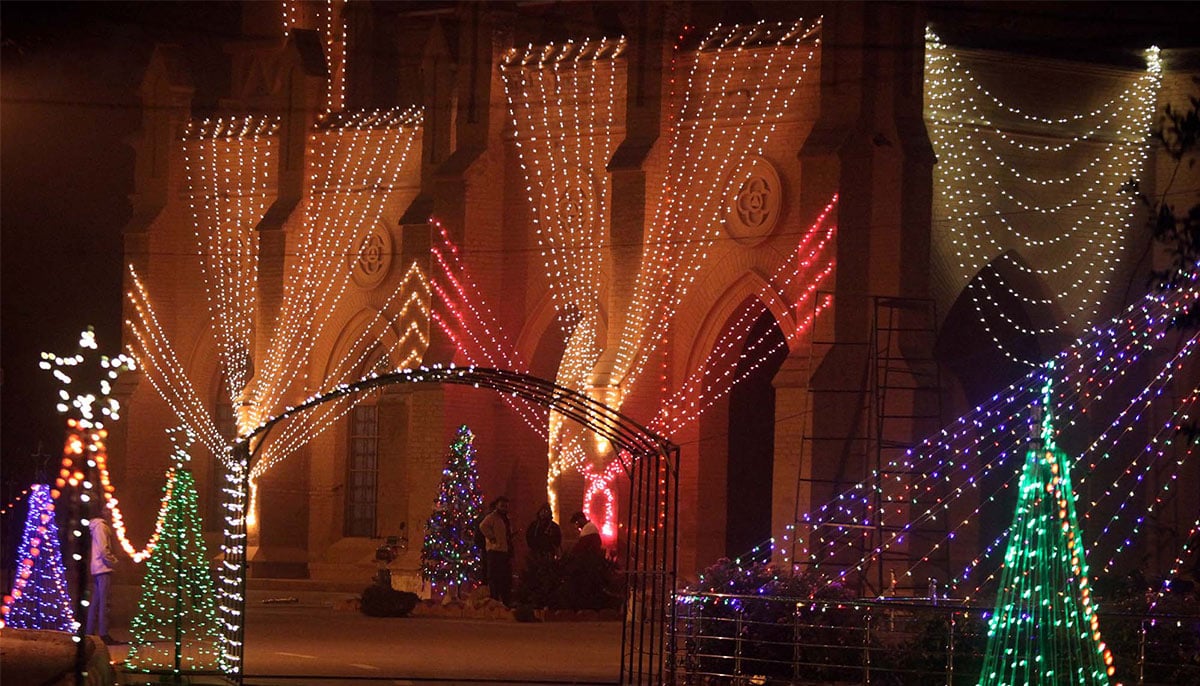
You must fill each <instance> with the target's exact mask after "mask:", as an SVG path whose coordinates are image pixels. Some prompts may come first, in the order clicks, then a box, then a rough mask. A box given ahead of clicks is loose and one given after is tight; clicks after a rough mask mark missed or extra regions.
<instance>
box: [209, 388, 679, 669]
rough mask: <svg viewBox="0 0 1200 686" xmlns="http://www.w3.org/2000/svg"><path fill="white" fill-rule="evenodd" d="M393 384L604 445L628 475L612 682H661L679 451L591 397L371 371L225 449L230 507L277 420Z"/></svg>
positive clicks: (226, 614) (229, 583)
mask: <svg viewBox="0 0 1200 686" xmlns="http://www.w3.org/2000/svg"><path fill="white" fill-rule="evenodd" d="M394 384H447V385H457V386H473V387H475V388H478V389H485V390H490V391H493V392H498V393H502V394H511V395H512V396H514V397H520V398H522V399H524V400H526V401H529V402H532V403H535V404H537V405H540V406H543V407H547V408H550V409H551V410H553V411H555V412H558V413H560V414H562V415H563V416H564V417H566V418H568V419H571V420H574V421H576V422H578V423H579V424H581V425H582V426H584V427H585V428H586V429H588V430H590V431H592V432H594V433H596V434H597V435H599V436H601V437H603V438H604V439H606V440H608V441H609V442H610V443H611V444H612V445H613V446H614V447H615V448H616V450H617V451H618V453H619V454H620V455H621V456H622V457H621V466H622V467H623V468H624V470H625V473H626V475H627V476H628V477H629V481H628V488H629V495H628V497H627V498H626V499H625V500H626V510H625V517H624V522H623V524H624V530H625V531H626V535H625V541H624V546H622V548H623V550H622V552H623V559H621V560H620V563H621V565H622V568H623V569H624V570H625V577H626V596H625V612H624V613H623V624H622V649H621V683H665V682H666V681H668V680H669V678H670V677H668V676H667V669H668V661H667V660H666V632H667V629H668V626H669V624H670V620H669V617H670V615H671V612H672V609H673V605H672V603H671V601H672V597H673V591H674V587H675V575H676V566H677V560H676V556H677V550H676V537H677V529H678V525H677V521H676V520H677V514H678V482H679V448H678V446H676V445H674V444H673V443H671V442H669V441H667V440H666V439H663V438H661V437H660V436H658V435H657V434H654V433H653V432H651V431H649V430H648V429H646V428H645V427H643V426H641V425H640V424H638V423H637V422H635V421H633V420H632V419H630V418H629V417H627V416H625V415H623V414H621V413H620V412H618V411H616V410H614V409H612V408H610V407H608V406H607V405H604V404H602V403H600V402H598V401H596V400H595V399H593V398H591V397H588V396H587V395H584V394H582V393H578V392H576V391H573V390H571V389H569V388H564V387H562V386H558V385H557V384H555V383H553V382H550V381H546V380H544V379H539V378H537V377H534V376H530V375H528V374H522V373H518V372H511V371H506V370H499V369H485V368H478V367H455V366H453V365H449V366H443V365H435V366H433V367H422V368H419V369H406V370H403V371H400V372H393V373H389V374H381V375H375V376H372V377H371V378H367V379H364V380H362V381H360V382H358V383H355V384H347V385H343V386H339V387H337V388H335V389H334V390H332V391H329V392H327V393H324V394H322V395H319V396H317V397H315V398H312V399H311V400H309V401H307V402H305V403H304V404H302V405H299V406H297V407H294V408H291V409H289V410H288V411H287V412H285V413H283V414H281V415H279V416H277V417H273V418H272V419H270V420H268V421H267V422H264V423H263V424H261V425H260V426H259V427H257V428H256V429H255V430H254V431H253V432H251V434H250V435H249V436H246V437H245V439H243V440H240V441H239V442H238V443H237V444H236V445H235V446H234V460H233V463H232V464H233V466H232V473H231V474H228V475H227V478H229V479H230V480H231V481H234V482H236V483H239V484H240V488H239V489H231V491H232V492H234V493H235V494H236V495H235V498H234V502H232V503H230V508H231V510H233V511H236V512H242V513H244V512H245V511H246V510H245V507H246V500H247V492H248V483H249V474H250V470H251V469H252V468H253V466H254V459H255V457H256V455H257V450H256V448H257V446H259V445H262V444H263V442H264V441H265V439H266V438H267V436H268V434H269V433H270V431H271V430H272V428H274V427H275V426H276V425H277V424H279V423H280V422H284V421H286V420H288V419H290V418H292V417H295V416H297V415H300V414H303V413H305V412H308V411H311V410H313V409H314V408H316V407H318V406H320V405H323V404H324V403H326V402H329V401H333V400H337V399H339V398H345V397H347V396H352V395H355V394H359V393H365V392H369V391H372V390H375V389H379V388H382V387H385V386H389V385H394ZM232 520H233V521H234V522H235V524H234V526H233V527H232V528H230V529H227V530H226V531H225V545H224V546H223V554H224V559H223V560H222V565H221V578H220V584H219V591H218V593H219V596H220V598H219V601H218V605H220V606H221V610H222V614H223V616H222V625H223V627H224V629H223V635H222V653H223V654H222V657H221V664H222V669H223V670H224V672H225V676H226V678H227V679H229V680H230V681H231V682H233V683H236V684H240V683H241V682H242V662H241V656H242V650H243V644H244V640H245V627H244V616H245V603H246V599H245V595H246V594H245V587H246V563H247V558H246V553H247V547H246V521H245V517H244V516H242V517H234V518H232Z"/></svg>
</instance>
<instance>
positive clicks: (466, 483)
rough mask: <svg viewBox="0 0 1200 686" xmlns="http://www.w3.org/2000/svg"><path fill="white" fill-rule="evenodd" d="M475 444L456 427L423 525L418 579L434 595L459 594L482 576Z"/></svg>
mask: <svg viewBox="0 0 1200 686" xmlns="http://www.w3.org/2000/svg"><path fill="white" fill-rule="evenodd" d="M474 441H475V435H474V434H472V433H471V430H470V429H469V428H467V425H466V424H464V425H462V426H461V427H459V429H458V432H457V433H456V434H455V437H454V442H453V443H452V444H451V445H450V452H449V454H448V455H447V456H446V466H445V468H444V469H443V470H442V482H441V485H440V486H439V488H438V496H437V500H436V501H435V502H434V505H433V514H431V515H430V516H429V521H428V522H426V524H425V541H424V544H423V545H422V546H421V575H422V577H423V578H424V579H425V580H426V581H427V582H429V583H430V585H431V586H432V587H433V589H434V592H435V593H445V592H446V590H447V589H448V588H449V587H451V586H453V587H454V588H455V589H457V590H458V591H461V590H463V589H464V588H465V587H469V586H471V585H473V584H475V583H476V582H478V580H479V579H480V576H481V573H482V567H481V564H480V550H479V546H478V544H477V543H476V540H475V526H476V523H477V522H478V521H479V517H480V514H481V512H482V510H483V495H482V493H480V491H479V483H478V482H479V472H478V470H477V469H476V466H475V444H474Z"/></svg>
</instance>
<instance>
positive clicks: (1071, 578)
mask: <svg viewBox="0 0 1200 686" xmlns="http://www.w3.org/2000/svg"><path fill="white" fill-rule="evenodd" d="M1053 369H1054V367H1053V363H1051V364H1050V365H1048V371H1047V380H1046V383H1045V386H1044V387H1043V389H1042V404H1041V408H1040V410H1041V421H1040V426H1039V428H1040V435H1039V437H1038V438H1037V439H1035V440H1034V442H1033V444H1032V445H1031V446H1030V448H1029V450H1028V451H1027V452H1026V454H1025V466H1024V469H1023V471H1022V474H1021V482H1020V487H1019V490H1018V491H1017V507H1016V513H1015V514H1014V515H1013V525H1012V528H1011V529H1010V531H1011V534H1010V536H1009V540H1008V549H1007V551H1006V552H1005V554H1004V566H1003V568H1002V570H1001V583H1000V591H999V594H998V596H997V598H996V611H995V613H994V614H993V615H992V617H991V620H990V622H989V625H988V640H987V652H986V654H985V657H984V663H983V671H982V672H981V673H980V677H979V684H980V686H1011V685H1012V684H1025V685H1027V686H1065V685H1067V684H1087V685H1089V686H1092V685H1096V684H1108V683H1109V677H1111V676H1112V674H1113V671H1114V670H1113V666H1112V653H1111V652H1110V651H1109V650H1108V648H1107V646H1106V645H1105V644H1104V641H1103V639H1102V638H1101V636H1100V621H1099V619H1098V617H1097V616H1096V611H1097V609H1096V604H1095V602H1093V600H1092V591H1091V584H1090V582H1089V579H1088V568H1087V562H1086V561H1085V560H1084V546H1083V537H1082V534H1081V532H1080V529H1079V522H1078V519H1077V518H1076V515H1075V493H1074V492H1073V490H1072V488H1071V472H1070V464H1071V463H1070V460H1069V459H1068V458H1067V456H1066V454H1065V453H1063V452H1062V451H1061V450H1059V449H1058V446H1057V445H1056V444H1055V441H1054V428H1053V417H1052V416H1051V412H1050V386H1051V381H1050V374H1051V373H1052V372H1053Z"/></svg>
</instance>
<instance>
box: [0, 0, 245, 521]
mask: <svg viewBox="0 0 1200 686" xmlns="http://www.w3.org/2000/svg"><path fill="white" fill-rule="evenodd" d="M239 24H240V14H239V9H238V6H237V5H236V4H235V3H177V2H140V3H107V2H105V3H101V2H84V3H58V2H11V1H7V0H6V1H5V2H4V3H3V4H0V35H2V49H3V52H2V55H0V74H2V79H3V80H2V86H0V97H2V101H0V103H2V104H0V134H2V138H0V150H2V151H3V152H2V155H0V227H2V229H3V236H2V242H0V254H2V256H3V268H2V270H0V295H2V300H3V304H2V310H0V352H2V360H0V369H2V374H3V376H2V377H0V382H2V385H0V391H2V394H3V398H2V405H0V413H2V414H0V422H2V427H3V435H2V436H0V451H2V452H0V458H2V459H0V480H2V482H3V483H2V488H0V495H2V496H3V499H4V500H3V503H0V504H6V503H8V502H9V500H10V499H11V498H12V497H13V496H14V495H15V494H17V493H19V492H20V491H21V490H23V489H24V488H26V487H27V486H28V485H29V484H30V483H32V482H33V481H34V479H35V478H37V479H40V480H45V479H47V478H48V477H50V476H51V474H52V473H53V472H54V471H56V470H57V468H58V460H59V457H60V455H61V450H62V439H63V426H64V420H63V418H62V417H61V416H60V415H58V413H57V412H56V411H55V409H54V405H55V402H56V393H57V383H56V382H55V381H54V380H53V378H52V377H51V376H50V374H49V373H48V372H45V371H42V370H40V369H38V367H37V363H38V361H39V354H40V353H41V352H42V351H50V352H55V353H59V354H65V353H73V352H74V351H75V350H76V348H77V345H76V344H77V341H78V335H79V332H80V331H82V330H83V329H85V328H87V327H88V326H89V325H92V326H95V328H96V331H97V338H98V341H99V344H100V350H101V352H103V353H105V354H109V355H113V354H116V353H117V352H119V351H120V336H121V274H122V240H121V232H122V229H123V228H124V225H125V223H126V222H127V221H128V220H129V218H130V214H131V208H130V204H129V200H128V196H129V194H130V193H131V192H132V191H133V163H134V155H133V148H132V147H131V146H130V145H129V140H131V137H132V136H133V134H134V133H135V132H136V131H137V130H138V128H139V127H140V121H141V109H140V105H139V101H138V97H137V89H138V86H139V85H140V82H141V78H142V74H143V72H144V70H145V67H146V65H147V64H148V63H149V59H150V54H151V51H152V49H153V47H154V44H155V42H156V41H158V42H175V43H181V44H184V45H186V46H188V50H189V52H190V54H192V55H194V56H195V58H196V61H197V66H202V67H210V68H204V69H202V70H201V71H202V72H204V73H208V74H210V75H211V76H212V77H216V78H222V77H224V76H225V74H226V73H227V72H228V69H227V68H224V67H223V65H222V64H221V62H222V61H223V60H225V59H226V57H225V56H224V55H223V54H222V51H221V50H220V46H221V44H222V43H223V42H225V41H226V40H228V39H230V38H232V37H234V36H236V34H237V30H238V28H239ZM206 63H207V64H206ZM219 87H220V84H219V83H217V82H211V79H210V80H204V79H201V80H200V82H199V83H198V84H197V90H198V91H203V92H200V93H198V94H199V96H200V101H201V108H203V107H204V106H205V103H206V102H207V103H208V104H209V106H211V103H212V102H213V97H212V96H211V93H214V92H216V91H217V89H219ZM47 472H49V473H47Z"/></svg>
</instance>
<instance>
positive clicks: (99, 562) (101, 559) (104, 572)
mask: <svg viewBox="0 0 1200 686" xmlns="http://www.w3.org/2000/svg"><path fill="white" fill-rule="evenodd" d="M109 516H110V515H109V513H108V508H107V507H105V508H103V509H102V510H101V514H99V515H97V516H95V517H92V519H91V521H89V522H88V528H89V529H90V530H91V534H92V558H91V572H92V598H91V600H90V602H89V604H88V616H87V632H88V634H92V635H95V634H99V635H100V640H102V641H104V642H105V643H106V644H108V645H112V644H114V643H116V641H115V640H114V639H113V637H112V636H109V635H108V586H109V581H110V580H111V579H112V572H113V569H115V568H116V566H117V556H116V554H115V553H113V546H112V542H113V530H112V527H111V526H109V524H108V517H109Z"/></svg>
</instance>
